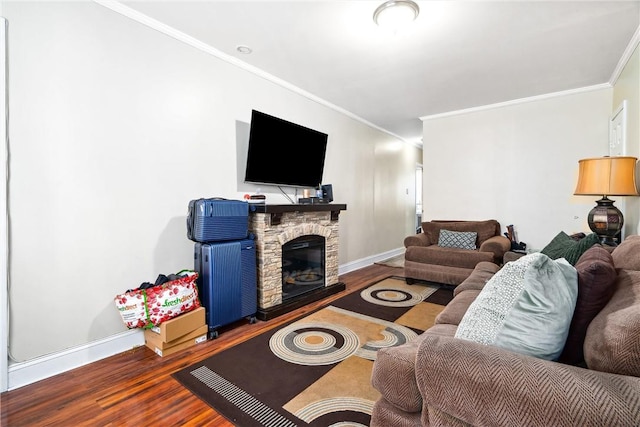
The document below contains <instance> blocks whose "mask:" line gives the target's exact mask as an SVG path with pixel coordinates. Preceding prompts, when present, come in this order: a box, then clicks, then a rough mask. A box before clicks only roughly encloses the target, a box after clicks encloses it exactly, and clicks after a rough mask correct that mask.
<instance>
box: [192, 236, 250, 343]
mask: <svg viewBox="0 0 640 427" xmlns="http://www.w3.org/2000/svg"><path fill="white" fill-rule="evenodd" d="M194 269H195V270H196V271H197V272H198V281H197V284H198V293H199V295H200V302H201V303H202V305H203V306H204V308H205V311H206V315H205V316H206V320H207V325H208V326H209V334H208V336H209V338H216V337H217V336H218V329H219V328H220V327H221V326H224V325H227V324H229V323H233V322H235V321H237V320H240V319H242V318H243V317H244V318H247V319H248V320H249V322H250V323H254V322H255V321H256V317H255V315H256V312H257V311H258V288H257V271H256V247H255V242H254V241H253V239H244V240H239V241H234V242H220V243H196V244H195V249H194Z"/></svg>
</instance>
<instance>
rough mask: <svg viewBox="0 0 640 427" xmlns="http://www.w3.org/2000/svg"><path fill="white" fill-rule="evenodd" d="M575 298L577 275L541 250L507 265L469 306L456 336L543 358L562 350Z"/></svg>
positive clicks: (554, 357)
mask: <svg viewBox="0 0 640 427" xmlns="http://www.w3.org/2000/svg"><path fill="white" fill-rule="evenodd" d="M577 296H578V274H577V272H576V269H575V268H574V267H573V266H572V265H571V264H569V263H568V262H567V261H566V260H565V259H564V258H560V259H557V260H552V259H551V258H549V257H548V256H547V255H544V254H542V253H533V254H529V255H526V256H524V257H522V258H519V259H517V260H516V261H512V262H509V263H507V264H505V265H504V266H503V267H502V269H500V270H499V271H498V272H497V273H496V274H495V275H494V276H493V277H492V278H491V279H489V281H488V282H487V284H486V285H485V286H484V288H483V289H482V291H481V292H480V294H479V295H478V297H477V298H476V299H475V301H474V302H473V303H471V305H470V306H469V308H468V309H467V312H466V313H465V315H464V316H463V318H462V320H461V321H460V324H459V325H458V329H457V331H456V335H455V336H456V338H462V339H466V340H470V341H475V342H479V343H482V344H489V345H495V346H497V347H502V348H504V349H507V350H511V351H514V352H517V353H521V354H527V355H530V356H534V357H538V358H541V359H547V360H555V359H557V358H558V357H559V356H560V354H561V353H562V349H563V348H564V344H565V341H566V340H567V335H568V333H569V326H570V325H571V318H572V316H573V310H574V309H575V305H576V298H577Z"/></svg>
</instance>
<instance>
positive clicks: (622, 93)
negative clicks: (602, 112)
mask: <svg viewBox="0 0 640 427" xmlns="http://www.w3.org/2000/svg"><path fill="white" fill-rule="evenodd" d="M625 100H626V101H627V107H626V108H627V129H626V130H627V132H626V147H625V155H627V156H634V157H639V158H640V53H639V52H638V48H637V47H636V49H635V50H634V51H633V54H632V55H631V57H630V58H629V60H628V61H627V63H626V65H625V67H624V68H623V69H622V72H621V73H620V76H619V77H618V80H617V81H616V84H615V86H614V88H613V104H612V106H611V110H612V111H615V110H616V108H618V106H619V105H620V104H621V103H622V102H623V101H625ZM636 186H637V187H638V189H640V167H639V166H637V165H636ZM612 199H614V200H615V201H616V203H615V205H616V206H617V207H618V209H621V210H623V214H624V235H625V236H629V235H631V234H638V229H639V228H640V197H612Z"/></svg>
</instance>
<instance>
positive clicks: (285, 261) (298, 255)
mask: <svg viewBox="0 0 640 427" xmlns="http://www.w3.org/2000/svg"><path fill="white" fill-rule="evenodd" d="M324 247H325V239H324V237H322V236H316V235H309V236H301V237H298V238H296V239H293V240H291V241H290V242H287V243H285V244H284V245H282V301H283V302H284V301H288V300H290V299H292V298H295V297H297V296H299V295H302V294H305V293H307V292H311V291H313V290H314V289H318V288H324V286H325V272H324V259H325V257H324Z"/></svg>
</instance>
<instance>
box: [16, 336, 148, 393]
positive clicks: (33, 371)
mask: <svg viewBox="0 0 640 427" xmlns="http://www.w3.org/2000/svg"><path fill="white" fill-rule="evenodd" d="M141 345H144V333H143V332H142V330H141V329H134V330H130V331H127V332H123V333H120V334H117V335H112V336H110V337H107V338H104V339H101V340H98V341H93V342H90V343H87V344H84V345H81V346H77V347H72V348H69V349H66V350H63V351H60V352H57V353H51V354H48V355H45V356H42V357H38V358H36V359H31V360H28V361H26V362H15V363H10V364H9V375H8V377H9V378H8V379H9V381H8V382H9V387H8V390H14V389H16V388H19V387H23V386H25V385H29V384H33V383H35V382H37V381H40V380H43V379H46V378H49V377H52V376H54V375H58V374H61V373H63V372H67V371H70V370H72V369H75V368H79V367H81V366H84V365H87V364H89V363H92V362H97V361H98V360H101V359H104V358H106V357H109V356H113V355H115V354H118V353H122V352H125V351H128V350H131V349H132V348H134V347H138V346H141Z"/></svg>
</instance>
